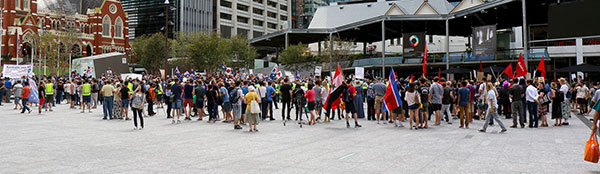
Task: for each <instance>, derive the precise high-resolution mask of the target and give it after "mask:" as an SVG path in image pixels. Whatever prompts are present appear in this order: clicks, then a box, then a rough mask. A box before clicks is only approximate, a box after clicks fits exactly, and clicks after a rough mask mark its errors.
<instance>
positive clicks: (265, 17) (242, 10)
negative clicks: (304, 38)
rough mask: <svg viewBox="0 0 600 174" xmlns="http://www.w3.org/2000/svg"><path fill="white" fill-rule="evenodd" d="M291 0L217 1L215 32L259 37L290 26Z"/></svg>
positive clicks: (226, 34) (226, 36)
mask: <svg viewBox="0 0 600 174" xmlns="http://www.w3.org/2000/svg"><path fill="white" fill-rule="evenodd" d="M291 1H293V0H217V11H216V15H217V16H218V20H217V21H216V27H217V31H218V32H219V33H221V35H222V36H223V37H225V38H230V37H232V36H236V35H243V36H246V37H247V38H248V39H252V38H255V37H259V36H262V35H265V34H267V33H272V32H275V31H278V30H281V29H286V28H289V27H290V25H291V20H292V18H291V11H292V10H291V9H292V6H291Z"/></svg>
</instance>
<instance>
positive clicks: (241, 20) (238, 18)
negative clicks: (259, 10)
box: [237, 16, 248, 24]
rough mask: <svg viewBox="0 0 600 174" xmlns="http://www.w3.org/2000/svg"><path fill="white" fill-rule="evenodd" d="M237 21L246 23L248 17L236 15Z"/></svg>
mask: <svg viewBox="0 0 600 174" xmlns="http://www.w3.org/2000/svg"><path fill="white" fill-rule="evenodd" d="M237 21H238V22H241V23H246V24H247V23H248V18H245V17H241V16H238V17H237Z"/></svg>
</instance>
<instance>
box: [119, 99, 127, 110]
mask: <svg viewBox="0 0 600 174" xmlns="http://www.w3.org/2000/svg"><path fill="white" fill-rule="evenodd" d="M128 107H129V99H121V108H128Z"/></svg>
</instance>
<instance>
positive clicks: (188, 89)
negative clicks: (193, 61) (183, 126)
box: [183, 79, 194, 120]
mask: <svg viewBox="0 0 600 174" xmlns="http://www.w3.org/2000/svg"><path fill="white" fill-rule="evenodd" d="M192 85H193V83H192V79H189V81H187V82H186V83H185V85H183V112H184V113H185V120H192V118H191V113H192V109H193V108H194V95H193V91H194V86H192Z"/></svg>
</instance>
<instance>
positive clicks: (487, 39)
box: [473, 25, 496, 60]
mask: <svg viewBox="0 0 600 174" xmlns="http://www.w3.org/2000/svg"><path fill="white" fill-rule="evenodd" d="M494 55H496V25H486V26H480V27H474V28H473V56H475V57H476V58H477V59H479V60H493V59H494Z"/></svg>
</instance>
